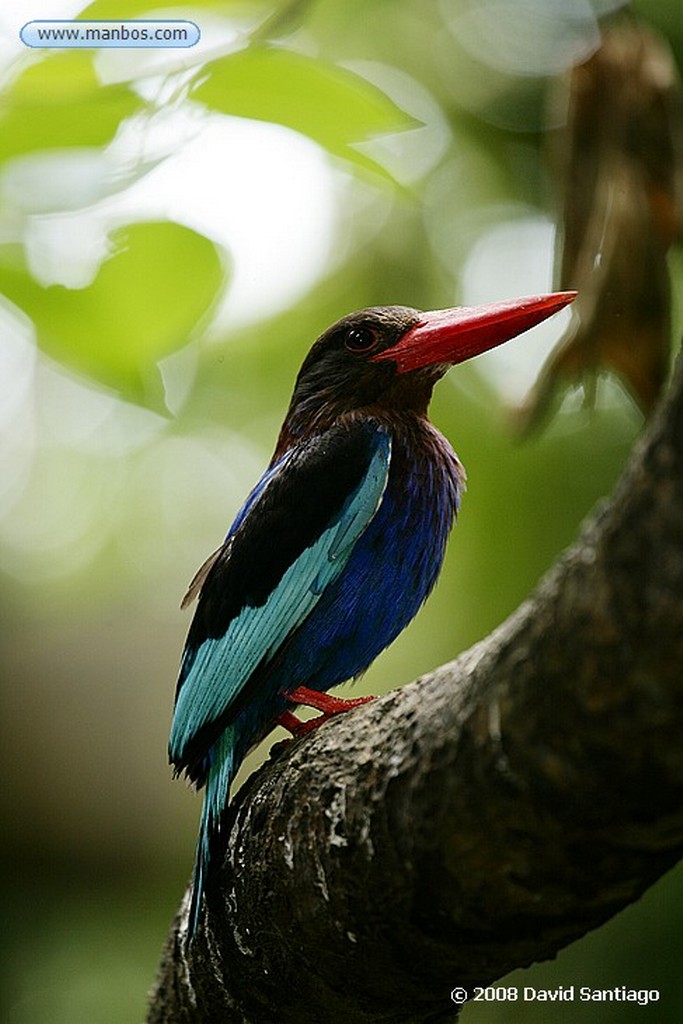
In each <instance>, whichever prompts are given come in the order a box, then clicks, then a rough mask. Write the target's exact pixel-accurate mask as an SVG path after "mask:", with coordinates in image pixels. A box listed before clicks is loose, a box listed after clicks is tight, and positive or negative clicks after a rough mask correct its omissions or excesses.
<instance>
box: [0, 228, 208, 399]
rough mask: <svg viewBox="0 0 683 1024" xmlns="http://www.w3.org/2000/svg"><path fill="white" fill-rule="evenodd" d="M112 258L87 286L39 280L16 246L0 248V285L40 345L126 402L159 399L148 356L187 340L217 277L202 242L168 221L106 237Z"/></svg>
mask: <svg viewBox="0 0 683 1024" xmlns="http://www.w3.org/2000/svg"><path fill="white" fill-rule="evenodd" d="M111 242H112V249H113V253H114V254H113V255H112V256H111V257H110V258H109V259H108V260H106V261H105V262H104V263H103V264H102V266H101V268H100V270H99V273H98V274H97V277H96V278H95V280H94V281H93V282H92V284H91V285H89V286H88V287H87V288H80V289H68V288H65V287H63V286H62V285H51V286H49V287H43V286H41V285H40V284H38V283H37V282H36V281H35V280H34V279H33V277H32V276H31V274H30V273H29V271H28V269H27V266H26V261H25V258H24V254H23V250H22V249H21V248H20V247H19V246H16V245H6V246H2V247H0V291H2V293H3V294H5V295H6V296H7V298H8V299H10V301H11V302H13V303H14V304H15V305H17V306H18V307H19V308H20V309H22V310H23V311H24V312H25V313H26V314H27V315H28V316H29V317H30V318H31V320H32V321H33V323H34V324H35V328H36V332H37V337H38V343H39V345H40V347H41V348H42V349H43V350H44V351H45V352H46V353H47V354H48V355H49V356H51V357H52V358H54V359H56V360H58V361H59V362H61V363H63V364H64V365H65V366H67V367H69V368H71V369H73V370H76V371H78V372H79V373H83V374H86V375H87V376H89V377H91V378H93V379H94V380H96V381H98V382H100V383H102V384H105V385H108V386H109V387H113V388H115V389H116V390H118V391H120V392H121V393H122V394H123V395H124V396H125V397H126V398H128V399H131V400H133V401H136V402H145V403H147V404H153V405H155V406H158V405H159V402H158V400H157V398H156V396H155V394H154V390H155V387H156V389H157V390H158V385H159V377H158V370H157V369H156V364H157V362H158V361H159V360H160V359H162V358H163V357H164V356H167V355H170V354H171V353H172V352H175V351H177V350H178V349H180V348H182V347H183V346H184V345H186V344H187V342H188V340H189V339H190V336H191V334H192V332H193V331H194V330H195V328H196V326H197V322H198V321H199V320H200V319H201V318H202V317H203V316H205V315H206V314H207V313H208V311H209V310H210V309H211V307H212V305H213V303H214V302H215V300H216V298H217V296H218V294H219V291H220V289H221V286H222V284H223V283H224V280H225V268H224V266H223V262H222V260H221V257H220V255H219V253H218V251H217V249H216V247H215V246H214V245H213V243H212V242H210V241H208V239H206V238H204V237H202V236H201V235H198V234H196V233H195V232H194V231H191V230H190V229H189V228H185V227H181V226H180V225H178V224H171V223H148V224H134V225H130V226H128V227H125V228H121V229H119V230H117V231H115V232H113V233H112V236H111Z"/></svg>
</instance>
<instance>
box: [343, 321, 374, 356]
mask: <svg viewBox="0 0 683 1024" xmlns="http://www.w3.org/2000/svg"><path fill="white" fill-rule="evenodd" d="M376 343H377V338H376V337H375V334H374V331H371V330H370V329H369V328H367V327H349V328H348V330H347V331H346V333H345V335H344V344H345V346H346V348H347V349H348V350H349V352H369V351H370V349H371V348H374V346H375V344H376Z"/></svg>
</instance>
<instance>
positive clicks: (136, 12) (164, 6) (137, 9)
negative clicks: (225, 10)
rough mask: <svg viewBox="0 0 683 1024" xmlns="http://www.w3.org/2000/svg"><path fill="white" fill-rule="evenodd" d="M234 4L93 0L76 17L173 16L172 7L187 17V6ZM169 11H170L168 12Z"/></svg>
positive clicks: (225, 2)
mask: <svg viewBox="0 0 683 1024" xmlns="http://www.w3.org/2000/svg"><path fill="white" fill-rule="evenodd" d="M234 4H235V0H186V2H185V3H182V4H181V3H179V2H176V3H174V2H173V0H170V2H169V3H163V2H161V3H155V2H154V0H95V2H94V3H92V4H89V5H88V6H87V7H86V8H84V9H83V10H82V11H81V12H80V14H79V15H77V17H78V18H79V20H81V21H93V20H95V19H97V18H107V19H109V18H112V19H115V20H116V21H120V20H121V19H122V18H123V19H126V18H139V17H141V15H143V14H144V15H147V14H148V15H150V16H154V15H157V16H158V11H159V10H161V11H163V13H164V16H165V17H167V18H168V17H171V18H172V17H173V12H174V9H175V8H177V9H178V17H183V18H185V17H187V13H183V14H181V13H180V12H181V10H182V11H183V12H187V11H188V9H189V8H196V9H197V10H198V11H201V9H202V8H203V7H205V8H209V7H228V6H231V5H234ZM242 5H243V4H242ZM169 12H170V13H169Z"/></svg>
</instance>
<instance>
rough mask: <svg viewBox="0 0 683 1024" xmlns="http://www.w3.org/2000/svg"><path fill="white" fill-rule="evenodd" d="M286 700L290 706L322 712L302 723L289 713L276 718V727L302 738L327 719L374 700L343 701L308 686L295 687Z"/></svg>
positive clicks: (371, 698) (285, 712)
mask: <svg viewBox="0 0 683 1024" xmlns="http://www.w3.org/2000/svg"><path fill="white" fill-rule="evenodd" d="M287 699H288V700H290V701H291V702H292V704H303V705H304V706H305V707H307V708H315V710H316V711H321V712H322V714H320V715H318V717H317V718H311V719H309V721H308V722H302V721H301V720H300V719H298V718H297V717H296V715H295V714H293V713H292V712H291V711H283V712H282V714H281V715H280V716H279V717H278V719H277V722H278V725H281V726H283V727H284V728H285V729H287V730H288V731H289V732H291V734H292V736H303V735H304V734H305V733H307V732H311V730H312V729H317V728H318V726H319V725H321V724H322V723H323V722H326V721H327V720H328V718H333V717H334V715H341V714H343V713H344V712H345V711H351V710H352V709H353V708H357V707H360V705H361V704H368V703H369V702H370V701H371V700H374V699H375V698H374V697H352V698H351V699H350V700H345V699H344V698H343V697H333V696H332V695H331V694H329V693H319V692H318V690H311V689H309V687H308V686H297V688H296V690H292V692H291V693H289V694H287Z"/></svg>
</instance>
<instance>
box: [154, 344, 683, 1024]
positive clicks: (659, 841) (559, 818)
mask: <svg viewBox="0 0 683 1024" xmlns="http://www.w3.org/2000/svg"><path fill="white" fill-rule="evenodd" d="M682 669H683V364H681V365H679V367H678V373H677V375H676V378H675V380H674V384H673V387H672V389H671V391H670V394H669V396H668V398H667V400H666V401H665V403H664V404H663V406H662V407H661V408H660V410H659V412H658V414H657V416H656V417H655V419H654V421H653V422H652V423H651V425H650V427H649V429H648V431H647V434H646V436H645V438H644V439H643V440H642V441H641V442H640V443H639V444H638V446H637V448H636V450H635V451H634V453H633V455H632V457H631V460H630V462H629V465H628V467H627V469H626V471H625V473H624V475H623V477H622V479H621V481H620V483H619V485H618V486H617V488H616V491H615V494H614V496H613V498H612V500H611V501H610V502H609V503H606V504H604V505H603V506H602V507H601V508H600V509H599V510H598V511H597V513H595V514H594V515H593V517H592V518H591V519H590V520H589V521H588V522H587V523H586V524H585V526H584V528H583V530H582V532H581V535H580V538H579V540H578V541H577V543H576V544H575V545H574V546H573V547H572V548H571V549H570V550H569V551H568V552H567V553H566V554H565V555H564V556H563V557H562V559H561V561H560V562H559V563H558V564H557V565H556V567H555V568H554V569H553V570H552V571H551V572H550V573H549V574H548V576H547V577H546V578H545V579H544V580H543V581H542V582H541V584H540V585H539V587H538V588H537V590H536V592H535V593H534V595H533V596H532V597H531V598H530V599H529V600H528V601H526V602H525V603H524V604H523V605H522V606H521V607H520V608H519V609H518V610H517V612H515V614H513V615H512V616H511V618H510V619H508V621H507V622H505V623H504V624H503V625H502V626H500V627H499V628H498V629H497V630H496V631H495V632H494V633H493V634H492V635H491V636H490V637H488V638H487V639H486V640H484V641H483V642H481V643H479V644H477V645H476V646H475V647H473V648H472V649H471V650H469V651H467V652H466V653H464V654H463V655H462V656H461V657H459V658H458V659H457V660H456V661H454V662H452V663H451V664H449V665H444V666H443V667H441V668H440V669H437V670H436V671H435V672H433V673H431V674H430V675H428V676H425V677H424V678H422V679H419V680H417V681H416V682H414V683H411V684H410V685H408V686H406V687H404V688H403V689H401V690H398V691H395V692H393V693H390V694H388V695H387V696H385V697H383V698H381V699H379V700H377V701H376V702H375V703H373V704H370V705H366V706H365V707H363V708H360V709H358V710H356V711H354V712H351V713H349V714H348V715H344V716H341V717H340V718H339V719H338V720H336V721H332V722H330V723H329V724H326V725H323V726H322V727H321V728H320V729H319V730H318V731H317V732H315V733H313V734H312V735H310V736H308V737H305V738H303V739H302V740H300V741H297V742H294V743H292V744H290V745H289V746H288V747H287V749H286V750H285V752H284V754H282V755H281V756H279V757H278V758H277V759H276V760H274V761H272V760H271V761H270V762H268V763H267V764H266V765H264V766H263V767H262V768H261V769H260V770H259V771H258V772H257V773H256V774H255V775H254V776H252V778H251V779H250V780H249V782H248V784H247V785H246V786H245V787H243V789H242V790H241V792H240V793H239V794H238V796H237V798H236V799H235V801H234V802H233V804H232V806H231V808H230V810H229V812H228V815H227V816H226V822H225V828H224V832H223V835H224V839H225V853H224V860H223V863H222V865H221V867H220V869H219V871H218V872H217V878H216V879H215V886H214V889H213V892H212V897H211V900H210V903H211V906H210V911H209V913H208V914H206V915H205V918H204V923H203V926H202V927H200V934H199V936H198V938H197V940H196V943H195V945H194V947H193V948H192V950H191V952H190V954H189V956H188V957H187V958H186V957H185V955H184V953H183V951H182V948H181V943H180V937H181V936H182V931H183V929H184V927H185V919H186V913H187V904H188V899H187V894H186V897H185V900H184V902H183V906H182V907H181V910H180V912H179V914H178V916H177V918H176V920H175V921H174V923H173V926H172V929H171V933H170V936H169V939H168V943H167V946H166V949H165V951H164V955H163V960H162V964H161V968H160V973H159V978H158V981H157V987H156V990H155V992H154V995H153V999H152V1006H151V1009H150V1013H149V1017H148V1022H149V1024H162V1022H163V1024H185V1022H198V1021H202V1022H203V1024H211V1022H214V1021H215V1022H219V1021H220V1022H221V1024H225V1022H238V1021H239V1022H252V1024H270V1022H278V1024H289V1022H292V1024H295V1022H317V1021H319V1022H321V1024H322V1022H324V1024H335V1022H337V1021H339V1022H341V1021H344V1022H345V1024H349V1022H351V1024H353V1022H369V1021H372V1022H418V1021H419V1022H427V1021H430V1022H436V1021H447V1020H452V1019H453V1018H454V1016H455V1012H456V1011H455V1008H454V1004H453V1002H452V1001H451V999H450V992H451V990H452V989H453V988H454V987H455V986H456V985H462V986H465V987H466V988H468V989H470V990H471V989H472V987H473V986H474V985H482V984H487V983H489V982H491V981H492V980H494V979H496V978H499V977H500V976H501V975H503V974H505V973H507V972H508V971H510V970H511V969H513V968H515V967H520V966H525V965H528V964H530V963H531V962H533V961H535V960H540V959H544V958H546V957H549V956H552V955H553V954H554V953H555V952H556V951H557V950H559V949H560V948H561V947H563V946H564V945H566V944H567V943H569V942H571V941H572V940H573V939H575V938H577V937H578V936H580V935H582V934H583V933H585V932H586V931H588V930H589V929H591V928H594V927H595V926H596V925H598V924H600V923H601V922H602V921H604V920H606V919H607V918H609V917H610V916H611V915H613V914H614V913H616V911H618V910H620V909H621V908H623V907H624V906H625V905H626V904H628V903H630V902H632V901H633V900H635V899H637V898H638V896H639V895H640V894H641V893H642V892H643V890H644V889H646V888H647V886H648V885H650V884H651V883H652V882H653V881H654V880H655V879H656V878H658V877H659V876H660V875H661V874H662V873H663V872H664V871H666V870H667V869H668V868H669V867H670V866H671V865H672V864H673V863H674V862H675V861H676V860H677V859H678V858H679V857H680V856H681V853H682V852H683V745H681V742H680V736H681V725H682V719H683V672H682ZM219 859H220V858H219Z"/></svg>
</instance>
